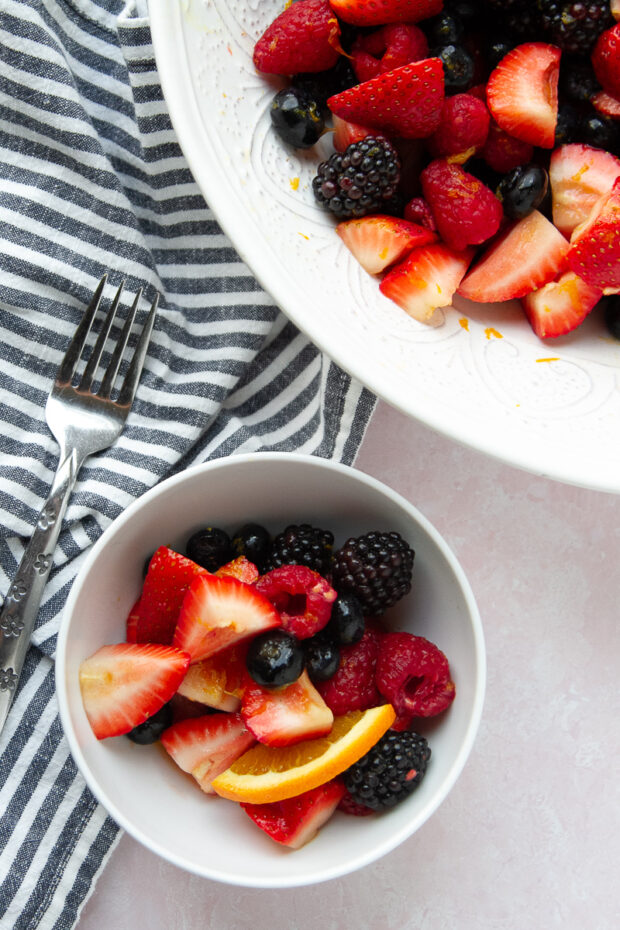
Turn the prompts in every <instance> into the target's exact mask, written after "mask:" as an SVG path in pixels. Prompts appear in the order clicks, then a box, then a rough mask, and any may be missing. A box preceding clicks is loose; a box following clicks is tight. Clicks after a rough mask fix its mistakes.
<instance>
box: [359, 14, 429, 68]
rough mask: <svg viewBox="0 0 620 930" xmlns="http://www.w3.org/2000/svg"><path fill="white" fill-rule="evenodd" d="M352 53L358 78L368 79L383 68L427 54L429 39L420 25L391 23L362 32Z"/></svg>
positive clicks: (395, 65) (403, 63)
mask: <svg viewBox="0 0 620 930" xmlns="http://www.w3.org/2000/svg"><path fill="white" fill-rule="evenodd" d="M351 56H352V60H353V70H354V71H355V74H356V75H357V79H358V81H369V80H370V79H371V78H374V77H376V76H377V75H378V74H382V73H383V72H384V71H392V70H393V69H394V68H399V67H400V66H401V65H408V64H409V62H410V61H421V60H422V59H423V58H428V40H427V38H426V36H425V35H424V33H423V32H422V30H421V29H420V27H419V26H414V25H413V24H411V23H390V24H389V25H387V26H382V28H381V29H377V30H376V31H375V32H371V33H368V34H367V35H359V36H358V37H357V38H356V40H355V42H354V43H353V45H352V47H351Z"/></svg>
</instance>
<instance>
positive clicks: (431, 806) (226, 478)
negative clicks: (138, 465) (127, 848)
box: [56, 453, 485, 888]
mask: <svg viewBox="0 0 620 930" xmlns="http://www.w3.org/2000/svg"><path fill="white" fill-rule="evenodd" d="M250 520H251V521H257V522H259V523H262V524H264V525H265V526H266V527H267V528H268V529H269V530H270V531H271V532H272V533H273V532H278V531H279V530H281V529H283V528H284V527H285V526H286V525H288V524H289V523H293V522H304V521H305V522H310V523H312V524H313V525H315V526H320V527H323V528H329V529H332V531H333V532H334V534H335V537H336V545H337V546H338V545H341V544H342V543H343V542H344V541H345V540H346V538H348V537H349V536H351V535H358V534H360V533H364V532H367V531H369V530H372V529H379V530H397V531H398V532H400V533H401V534H402V535H403V536H404V537H405V538H406V539H407V540H408V541H409V543H410V544H411V546H412V547H413V548H414V550H415V553H416V555H415V564H414V585H413V590H412V592H411V593H410V594H409V595H408V596H407V597H406V598H405V599H403V600H402V601H401V603H400V604H399V605H397V606H395V607H394V608H392V609H391V610H390V611H388V612H386V614H385V621H386V625H388V626H389V627H390V628H393V629H399V630H408V631H410V632H412V633H415V634H419V635H422V636H425V637H427V638H428V639H430V640H432V641H433V642H435V643H436V644H437V645H438V646H439V647H440V648H441V649H442V650H443V651H444V652H445V653H446V654H447V656H448V658H449V660H450V665H451V670H452V674H453V678H454V681H455V684H456V699H455V701H454V703H453V704H452V706H451V707H450V708H449V710H448V711H447V712H445V713H444V714H443V715H441V717H439V718H436V719H435V720H434V721H433V722H431V723H429V726H428V733H427V735H428V739H429V742H430V745H431V749H432V760H431V763H430V764H429V769H428V772H427V775H426V777H425V779H424V781H423V782H422V784H421V785H420V787H419V788H418V789H417V790H416V792H414V793H413V794H412V795H411V796H410V798H408V799H407V800H406V801H405V802H403V803H402V804H400V805H399V806H398V807H396V808H394V809H392V810H391V811H389V812H386V813H383V814H380V815H379V814H377V815H373V816H370V817H362V818H359V817H353V816H348V815H346V814H343V813H340V812H337V813H336V815H335V816H334V817H333V818H332V819H331V820H330V821H329V823H328V824H327V825H326V826H325V827H324V828H323V829H322V830H321V832H320V833H319V835H318V836H317V837H316V838H315V839H313V840H312V841H311V842H310V843H308V844H307V845H306V846H304V847H303V848H301V849H299V850H297V851H291V850H288V849H286V848H284V847H282V846H279V845H278V844H276V843H275V842H274V841H273V840H271V839H270V838H269V837H267V836H266V835H265V834H264V833H263V832H262V831H261V830H259V829H258V828H257V827H256V826H255V825H254V824H253V823H252V822H251V821H250V819H249V817H248V816H247V815H246V814H245V813H244V811H243V810H242V809H241V807H240V806H239V805H237V804H235V803H233V802H230V801H226V800H223V799H221V798H213V797H208V796H206V795H205V794H203V793H202V792H201V791H200V789H199V788H198V786H197V785H196V783H195V782H194V780H193V779H192V778H191V776H189V775H185V774H184V773H183V772H181V770H180V769H178V768H177V767H176V766H175V765H174V763H173V762H172V761H171V760H170V759H169V758H168V757H167V756H166V754H165V752H164V751H163V750H162V748H161V747H160V746H159V745H151V746H138V745H136V744H134V743H132V742H131V741H130V740H128V739H127V738H126V737H124V736H121V737H116V738H113V739H108V740H102V741H98V740H97V739H95V737H94V735H93V733H92V731H91V729H90V726H89V723H88V720H87V719H86V715H85V713H84V709H83V706H82V701H81V696H80V688H79V680H78V669H79V665H80V662H81V661H82V660H83V659H85V658H86V657H87V656H89V655H91V654H92V653H93V652H95V651H96V650H97V649H98V648H99V647H100V646H102V645H104V644H108V643H115V642H121V641H123V640H124V638H125V620H126V617H127V614H128V612H129V610H130V608H131V606H132V604H133V603H134V601H135V600H136V597H137V595H138V593H139V591H140V586H141V582H142V577H143V576H142V571H143V565H144V562H145V559H146V558H147V557H148V556H149V555H150V554H151V553H152V552H153V551H154V550H155V549H156V548H157V546H159V545H162V544H166V545H169V546H171V547H173V548H178V549H180V550H181V551H182V550H183V547H184V543H185V540H186V539H187V537H188V536H189V535H190V534H191V533H192V532H194V531H195V530H197V529H199V528H200V527H201V526H205V525H215V526H221V527H222V528H224V529H226V530H228V531H229V532H234V531H235V530H236V529H238V528H239V527H240V526H241V525H242V524H243V523H246V522H248V521H250ZM56 662H57V690H58V701H59V704H60V714H61V719H62V723H63V726H64V730H65V733H66V735H67V739H68V740H69V744H70V747H71V752H72V754H73V757H74V759H75V761H76V763H77V765H78V767H79V769H80V770H81V772H82V774H83V775H84V778H85V779H86V782H87V783H88V785H89V787H90V789H91V790H92V792H93V793H94V795H95V796H96V797H97V798H98V799H99V801H100V802H101V803H102V804H103V805H104V807H105V808H106V809H107V810H108V811H109V813H110V815H111V817H113V819H114V820H115V821H116V822H117V823H118V824H119V825H120V826H121V827H123V828H124V829H125V830H127V832H128V833H130V834H131V835H132V836H133V837H134V838H135V839H136V840H138V841H139V842H141V843H143V844H144V845H145V846H146V847H147V848H148V849H150V850H152V851H153V852H155V853H157V854H159V855H160V856H162V857H163V858H164V859H167V860H168V861H170V862H172V863H174V864H175V865H177V866H180V867H181V868H184V869H187V870H189V871H190V872H194V873H196V874H198V875H203V876H205V877H207V878H211V879H216V880H219V881H223V882H229V883H231V884H236V885H246V886H256V887H264V888H273V887H290V886H297V885H306V884H311V883H313V882H319V881H323V880H325V879H331V878H335V877H337V876H339V875H343V874H345V873H348V872H351V871H353V870H355V869H359V868H360V867H361V866H365V865H367V864H368V863H370V862H373V861H374V860H376V859H377V858H379V857H380V856H382V855H384V854H385V853H387V852H389V851H390V850H392V849H394V847H396V846H398V844H399V843H402V842H403V840H406V839H407V838H408V837H410V836H411V835H412V834H413V833H415V831H416V830H417V829H418V828H419V827H420V826H421V825H422V824H423V823H424V822H425V821H426V820H427V819H428V818H429V817H430V816H431V814H432V813H433V811H435V810H436V808H437V807H438V806H439V804H440V803H441V802H442V801H443V799H444V798H445V797H446V795H447V794H448V792H449V791H450V789H451V788H452V786H453V785H454V783H455V781H456V780H457V778H458V776H459V773H460V772H461V770H462V768H463V766H464V764H465V761H466V759H467V756H468V754H469V752H470V750H471V747H472V743H473V741H474V737H475V733H476V730H477V727H478V723H479V720H480V715H481V711H482V705H483V697H484V689H485V650H484V641H483V633H482V627H481V623H480V617H479V614H478V610H477V607H476V603H475V600H474V597H473V595H472V592H471V590H470V587H469V584H468V582H467V579H466V578H465V576H464V574H463V571H462V569H461V568H460V566H459V564H458V562H457V560H456V558H455V557H454V555H453V554H452V552H451V551H450V549H449V548H448V546H447V545H446V543H445V542H444V541H443V539H442V538H441V536H440V535H439V534H438V533H437V531H436V530H435V529H434V528H433V527H432V526H431V524H430V523H429V522H428V521H427V520H426V519H425V518H424V517H423V516H422V514H420V513H419V512H418V511H417V510H416V508H415V507H413V506H412V505H411V504H410V503H408V501H406V500H405V499H404V498H403V497H401V496H399V495H398V494H396V493H395V492H394V491H392V490H390V488H388V487H386V486H385V485H383V484H381V483H380V482H379V481H376V480H375V479H373V478H371V477H369V476H367V475H365V474H363V473H362V472H360V471H357V470H355V469H353V468H349V467H347V466H344V465H339V464H335V463H333V462H329V461H327V460H324V459H319V458H314V457H312V456H304V455H296V454H290V455H289V454H284V453H254V454H250V455H238V456H233V457H232V458H227V459H220V460H217V461H214V462H209V463H207V464H206V465H201V466H198V467H195V468H191V469H189V470H187V471H185V472H182V473H181V474H179V475H176V476H175V477H173V478H170V479H168V480H167V481H165V482H163V483H162V484H161V485H159V486H158V487H156V488H154V489H153V490H151V491H150V492H148V493H147V494H145V495H144V496H143V497H141V498H140V499H139V500H137V501H136V502H135V503H134V504H133V505H132V506H131V507H129V508H128V509H127V510H126V511H125V512H124V513H123V514H122V516H120V517H119V518H118V519H117V520H115V522H114V523H113V524H112V526H110V527H109V528H108V530H106V532H105V533H104V534H103V535H102V537H101V539H100V540H99V541H98V542H97V543H96V545H95V546H94V547H93V549H92V551H91V553H90V554H89V556H88V558H87V559H86V561H85V563H84V566H83V568H82V569H81V571H80V573H79V575H78V577H77V579H76V581H75V583H74V585H73V588H72V591H71V594H70V597H69V599H68V602H67V606H66V610H65V613H64V616H63V620H62V625H61V630H60V636H59V640H58V650H57V659H56ZM464 803H465V802H464Z"/></svg>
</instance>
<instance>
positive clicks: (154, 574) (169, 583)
mask: <svg viewBox="0 0 620 930" xmlns="http://www.w3.org/2000/svg"><path fill="white" fill-rule="evenodd" d="M204 571H205V570H204V568H201V567H200V565H197V564H196V562H192V560H191V559H187V558H186V557H185V556H184V555H179V553H178V552H174V551H173V550H172V549H168V548H167V547H166V546H160V547H159V549H157V550H156V552H155V554H154V555H153V557H152V559H151V561H150V563H149V567H148V571H147V573H146V577H145V579H144V585H143V587H142V594H141V596H140V600H139V602H138V604H137V606H135V607H134V608H133V609H134V610H135V611H136V612H137V617H136V619H135V620H133V621H132V623H133V635H135V642H137V643H164V644H167V645H169V644H170V643H171V642H172V637H173V635H174V628H175V626H176V623H177V618H178V616H179V610H180V609H181V604H182V603H183V598H184V597H185V592H186V591H187V589H188V588H189V586H190V584H191V582H192V581H193V579H194V578H195V577H196V575H199V574H203V573H204Z"/></svg>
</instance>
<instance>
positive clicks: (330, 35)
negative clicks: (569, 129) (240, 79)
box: [254, 0, 340, 74]
mask: <svg viewBox="0 0 620 930" xmlns="http://www.w3.org/2000/svg"><path fill="white" fill-rule="evenodd" d="M339 54H340V25H339V23H338V20H337V18H336V17H335V16H334V13H333V10H332V8H331V7H330V5H329V2H328V0H304V2H303V3H293V4H291V5H290V6H287V7H286V9H284V10H283V11H282V12H281V13H280V15H279V16H276V18H275V19H274V20H273V22H272V23H271V24H270V25H269V26H268V27H267V29H266V30H265V32H264V33H263V34H262V36H261V37H260V39H259V40H258V42H257V43H256V45H255V46H254V66H255V68H256V70H257V71H261V72H263V73H265V74H298V73H299V72H302V71H306V72H310V73H313V72H317V71H326V70H327V69H329V68H332V67H333V66H334V65H335V64H336V62H337V61H338V57H339Z"/></svg>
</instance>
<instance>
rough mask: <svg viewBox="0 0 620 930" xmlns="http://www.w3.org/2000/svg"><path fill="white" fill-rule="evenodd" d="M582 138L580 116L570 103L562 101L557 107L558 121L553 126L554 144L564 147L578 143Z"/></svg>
mask: <svg viewBox="0 0 620 930" xmlns="http://www.w3.org/2000/svg"><path fill="white" fill-rule="evenodd" d="M581 137H582V115H581V112H580V111H579V110H578V109H577V108H576V107H575V106H573V104H572V103H567V102H566V101H565V100H564V101H562V102H561V103H560V105H559V107H558V119H557V123H556V126H555V144H556V145H566V143H568V142H578V141H579V140H580V139H581Z"/></svg>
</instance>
